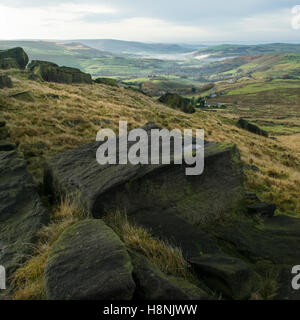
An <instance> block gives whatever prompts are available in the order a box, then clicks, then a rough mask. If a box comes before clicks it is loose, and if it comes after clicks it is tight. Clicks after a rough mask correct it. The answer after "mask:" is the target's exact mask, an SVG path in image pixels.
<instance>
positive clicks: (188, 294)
mask: <svg viewBox="0 0 300 320" xmlns="http://www.w3.org/2000/svg"><path fill="white" fill-rule="evenodd" d="M132 262H133V265H134V271H133V276H134V280H135V283H136V291H135V295H134V298H135V299H138V300H207V299H208V295H207V293H206V292H205V291H203V290H202V289H200V288H198V287H196V286H195V285H193V284H192V283H190V282H188V281H186V280H183V279H179V278H176V277H171V276H167V275H165V274H163V273H162V272H161V271H160V270H159V269H158V268H157V267H156V266H155V265H153V264H152V263H151V262H150V261H149V260H147V259H146V258H144V257H141V256H135V257H133V260H132Z"/></svg>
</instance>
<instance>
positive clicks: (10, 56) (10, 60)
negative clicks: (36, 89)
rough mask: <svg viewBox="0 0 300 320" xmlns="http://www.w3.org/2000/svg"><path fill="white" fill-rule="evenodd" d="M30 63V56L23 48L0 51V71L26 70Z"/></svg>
mask: <svg viewBox="0 0 300 320" xmlns="http://www.w3.org/2000/svg"><path fill="white" fill-rule="evenodd" d="M28 62H29V58H28V55H27V54H26V52H25V51H24V50H23V49H22V48H19V47H18V48H13V49H8V50H0V69H11V68H18V69H25V67H26V66H27V64H28Z"/></svg>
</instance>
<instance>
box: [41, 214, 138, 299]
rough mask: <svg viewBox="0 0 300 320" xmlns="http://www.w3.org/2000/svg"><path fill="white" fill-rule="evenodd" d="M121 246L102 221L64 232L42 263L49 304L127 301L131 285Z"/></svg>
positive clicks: (130, 268)
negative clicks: (84, 301)
mask: <svg viewBox="0 0 300 320" xmlns="http://www.w3.org/2000/svg"><path fill="white" fill-rule="evenodd" d="M132 271H133V266H132V264H131V260H130V257H129V255H128V253H127V251H126V248H125V245H124V244H123V243H122V242H121V240H120V239H119V237H118V236H117V235H116V234H115V233H114V232H113V231H112V229H110V228H109V227H108V226H107V225H106V224H105V223H104V222H103V221H102V220H96V219H93V220H90V219H87V220H83V221H80V222H78V223H76V224H74V225H72V226H71V227H69V228H67V229H66V230H65V231H64V232H63V233H62V235H61V236H60V237H59V239H58V240H57V241H56V242H55V243H54V244H53V246H52V248H51V251H50V254H49V257H48V259H47V262H46V270H45V286H46V296H47V299H49V300H130V299H132V297H133V293H134V290H135V283H134V281H133V279H132Z"/></svg>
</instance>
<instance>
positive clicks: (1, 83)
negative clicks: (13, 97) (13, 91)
mask: <svg viewBox="0 0 300 320" xmlns="http://www.w3.org/2000/svg"><path fill="white" fill-rule="evenodd" d="M12 87H13V83H12V81H11V79H10V77H9V76H8V75H6V74H0V89H3V88H12Z"/></svg>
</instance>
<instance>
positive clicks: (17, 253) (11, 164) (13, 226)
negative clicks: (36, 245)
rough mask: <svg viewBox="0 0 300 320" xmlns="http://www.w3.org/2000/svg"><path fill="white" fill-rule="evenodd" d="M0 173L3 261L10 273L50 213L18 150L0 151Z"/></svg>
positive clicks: (26, 252)
mask: <svg viewBox="0 0 300 320" xmlns="http://www.w3.org/2000/svg"><path fill="white" fill-rule="evenodd" d="M0 176H1V179H0V264H1V265H4V266H5V268H6V271H7V273H8V276H9V275H11V273H12V272H13V271H15V270H16V268H17V267H18V266H19V265H20V264H21V263H23V262H24V261H25V259H26V258H27V257H28V254H30V253H31V251H32V243H33V242H34V241H35V238H36V234H37V232H38V231H39V230H40V228H41V227H42V226H43V225H44V224H45V223H47V222H48V218H49V216H48V211H47V210H46V209H45V208H44V206H43V205H42V203H41V200H40V197H39V195H38V194H37V192H36V189H35V185H34V182H33V179H32V177H31V176H30V175H29V173H28V172H27V171H26V165H25V161H24V160H23V158H22V157H21V156H20V155H19V154H18V153H17V152H15V151H1V152H0Z"/></svg>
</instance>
